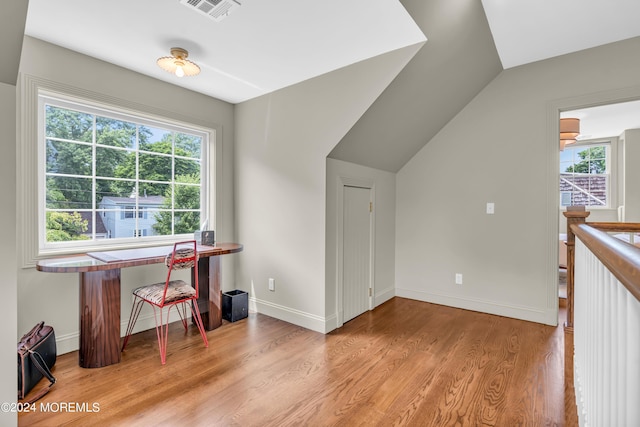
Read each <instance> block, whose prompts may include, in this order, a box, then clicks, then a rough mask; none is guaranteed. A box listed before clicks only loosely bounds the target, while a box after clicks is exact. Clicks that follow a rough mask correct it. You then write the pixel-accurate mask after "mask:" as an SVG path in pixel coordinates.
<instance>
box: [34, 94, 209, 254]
mask: <svg viewBox="0 0 640 427" xmlns="http://www.w3.org/2000/svg"><path fill="white" fill-rule="evenodd" d="M39 101H40V114H41V115H42V116H41V117H42V118H41V123H43V126H44V130H43V138H42V142H41V144H42V148H43V149H42V151H41V152H42V158H43V160H44V161H43V162H42V163H43V169H44V170H43V171H42V172H43V180H42V181H41V182H43V184H42V185H43V191H42V194H43V200H42V205H41V206H42V207H41V215H43V217H44V218H43V221H42V224H43V225H44V227H43V228H44V230H42V231H41V233H40V235H41V236H43V237H41V239H43V240H44V241H43V242H41V244H40V246H41V247H45V248H47V247H48V248H55V247H56V246H57V245H62V246H64V245H67V246H68V245H70V244H72V245H74V246H79V247H82V246H83V245H91V244H95V243H96V242H99V241H104V240H110V241H119V242H123V243H126V242H130V243H132V244H135V242H139V241H140V240H143V239H145V240H150V239H154V238H155V239H164V240H166V239H167V238H170V239H171V238H172V237H173V236H180V235H191V236H192V235H193V232H194V231H195V230H198V229H199V228H200V224H201V223H202V222H204V220H206V218H207V212H206V206H207V202H206V194H207V185H206V182H207V180H206V179H203V177H206V176H207V175H206V174H207V166H208V165H207V162H206V161H203V159H207V158H208V157H207V150H208V133H207V132H205V131H203V130H201V129H197V128H190V127H188V125H183V124H176V123H174V122H163V121H162V120H157V119H155V118H153V119H150V118H148V117H146V116H142V115H141V116H136V115H135V114H131V113H129V112H122V111H116V110H111V109H107V108H102V107H96V106H95V105H83V104H81V103H77V102H72V101H69V100H66V99H56V98H53V97H49V96H44V95H41V96H40V98H39Z"/></svg>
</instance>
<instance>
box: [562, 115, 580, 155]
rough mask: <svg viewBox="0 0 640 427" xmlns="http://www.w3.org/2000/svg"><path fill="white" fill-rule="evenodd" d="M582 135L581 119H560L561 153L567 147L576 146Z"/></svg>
mask: <svg viewBox="0 0 640 427" xmlns="http://www.w3.org/2000/svg"><path fill="white" fill-rule="evenodd" d="M578 135H580V119H574V118H567V119H560V151H562V150H564V147H565V146H566V145H570V144H574V143H575V142H576V138H577V137H578Z"/></svg>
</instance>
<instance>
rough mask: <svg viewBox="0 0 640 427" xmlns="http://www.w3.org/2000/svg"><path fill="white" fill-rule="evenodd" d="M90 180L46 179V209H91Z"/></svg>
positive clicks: (70, 178)
mask: <svg viewBox="0 0 640 427" xmlns="http://www.w3.org/2000/svg"><path fill="white" fill-rule="evenodd" d="M91 182H92V180H91V178H75V177H66V176H49V177H47V188H46V191H47V202H46V205H47V208H49V209H91V201H92V197H93V191H92V187H91Z"/></svg>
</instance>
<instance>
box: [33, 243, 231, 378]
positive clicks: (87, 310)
mask: <svg viewBox="0 0 640 427" xmlns="http://www.w3.org/2000/svg"><path fill="white" fill-rule="evenodd" d="M172 250H173V245H171V246H162V247H150V248H141V249H123V250H117V251H106V252H90V253H88V254H85V255H76V256H70V257H63V258H51V259H44V260H40V261H38V263H37V264H36V269H37V270H38V271H44V272H49V273H79V274H80V351H79V364H80V366H81V367H83V368H100V367H103V366H108V365H112V364H114V363H119V362H120V270H121V269H122V268H126V267H135V266H139V265H147V264H158V263H164V259H165V256H166V255H167V254H168V253H170V252H171V251H172ZM240 251H242V245H241V244H238V243H218V244H217V245H216V246H215V247H214V246H201V245H198V258H199V260H198V276H199V277H198V283H199V289H198V292H199V294H198V308H199V309H200V313H201V315H202V321H203V322H204V327H205V329H207V330H211V329H215V328H217V327H218V326H220V325H221V324H222V312H221V294H220V278H221V274H220V258H219V255H225V254H232V253H236V252H240ZM191 274H192V276H191V280H192V283H193V282H194V277H193V275H194V273H193V270H192V273H191ZM144 284H145V283H141V284H140V285H144Z"/></svg>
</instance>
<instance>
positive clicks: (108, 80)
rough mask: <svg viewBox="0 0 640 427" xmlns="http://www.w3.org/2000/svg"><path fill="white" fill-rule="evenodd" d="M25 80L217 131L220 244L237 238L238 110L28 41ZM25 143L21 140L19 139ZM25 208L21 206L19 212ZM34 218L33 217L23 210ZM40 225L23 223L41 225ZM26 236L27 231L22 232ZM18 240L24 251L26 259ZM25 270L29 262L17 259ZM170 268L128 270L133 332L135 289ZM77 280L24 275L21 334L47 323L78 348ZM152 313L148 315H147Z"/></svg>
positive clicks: (63, 347) (147, 324)
mask: <svg viewBox="0 0 640 427" xmlns="http://www.w3.org/2000/svg"><path fill="white" fill-rule="evenodd" d="M20 72H21V76H22V77H23V78H24V76H25V75H29V76H34V77H35V78H38V79H42V80H47V81H49V82H52V84H54V85H58V86H60V87H73V88H76V89H77V90H79V91H85V92H87V93H97V94H99V95H103V96H108V97H112V99H116V100H122V101H124V102H127V103H129V104H135V105H140V106H143V107H145V108H147V107H148V108H150V109H151V111H162V112H164V113H166V114H167V116H168V117H173V118H178V119H183V120H185V119H186V120H192V122H193V123H195V124H199V125H206V126H208V127H210V128H214V129H216V130H217V131H218V132H217V141H216V142H217V144H218V145H217V147H216V148H217V150H216V151H217V154H218V155H217V157H216V182H215V188H216V194H217V202H218V203H217V205H216V238H217V240H218V241H220V242H222V241H233V240H234V224H233V217H234V212H233V183H232V179H233V171H232V164H233V118H234V113H233V106H232V105H231V104H228V103H226V102H223V101H220V100H217V99H214V98H211V97H207V96H204V95H200V94H197V93H195V92H191V91H188V90H185V89H182V88H179V87H178V86H174V85H171V84H167V83H164V82H161V81H159V80H156V79H152V78H149V77H146V76H143V75H141V74H138V73H134V72H131V71H128V70H125V69H123V68H120V67H117V66H114V65H111V64H107V63H105V62H102V61H99V60H96V59H94V58H91V57H88V56H85V55H82V54H79V53H76V52H72V51H69V50H66V49H63V48H60V47H57V46H54V45H51V44H48V43H45V42H43V41H40V40H37V39H33V38H30V37H25V41H24V46H23V54H22V60H21V64H20ZM18 144H20V141H18ZM19 209H20V208H19ZM18 215H19V217H27V216H28V212H20V211H19V212H18ZM34 226H35V224H24V227H34ZM18 232H19V236H20V235H21V233H22V230H18ZM23 244H24V242H21V241H20V239H19V244H18V253H22V245H23ZM235 256H236V255H229V256H224V257H223V262H222V268H223V288H224V289H233V288H234V287H235V285H234V269H235V268H234V260H235ZM17 261H18V265H23V263H24V262H25V261H24V260H21V259H18V260H17ZM165 273H166V270H165V268H164V267H163V266H160V265H156V266H142V267H134V268H129V269H124V270H123V271H122V307H121V308H122V322H123V324H124V325H123V331H124V327H126V321H127V320H128V316H129V311H130V308H131V290H132V289H133V288H134V287H135V286H139V285H140V284H145V283H152V282H153V281H161V280H163V279H164V274H165ZM78 299H79V296H78V275H77V274H57V273H42V272H38V271H36V270H35V268H25V269H20V270H19V271H18V332H19V333H24V332H26V331H27V330H28V329H29V328H30V327H31V326H33V325H34V324H35V323H36V322H38V321H41V320H45V321H46V322H47V323H49V324H51V325H52V326H53V327H54V328H55V330H56V338H57V339H58V351H59V353H64V352H68V351H72V350H75V349H77V348H78V332H79V330H78V325H79V321H78V319H79V316H78ZM147 314H149V313H147ZM140 320H141V322H139V325H137V328H138V330H140V329H144V328H151V327H153V325H154V321H153V319H152V318H151V317H147V318H145V319H143V318H142V317H141V319H140Z"/></svg>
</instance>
